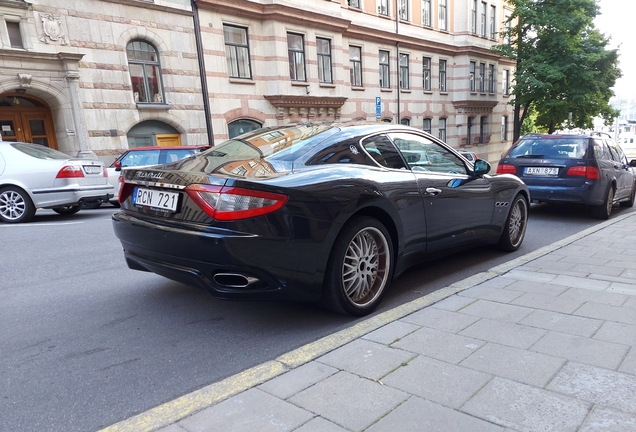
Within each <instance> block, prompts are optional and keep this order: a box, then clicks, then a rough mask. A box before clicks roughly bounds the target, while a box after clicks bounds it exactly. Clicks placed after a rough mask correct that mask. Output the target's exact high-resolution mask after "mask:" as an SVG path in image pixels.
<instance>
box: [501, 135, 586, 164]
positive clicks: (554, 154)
mask: <svg viewBox="0 0 636 432" xmlns="http://www.w3.org/2000/svg"><path fill="white" fill-rule="evenodd" d="M588 143H589V138H564V137H556V138H544V137H536V138H533V137H529V138H522V140H521V141H520V142H519V144H517V146H516V147H514V148H513V149H511V150H510V154H509V157H512V158H539V159H569V158H584V157H586V153H587V149H588Z"/></svg>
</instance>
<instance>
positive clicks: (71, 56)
mask: <svg viewBox="0 0 636 432" xmlns="http://www.w3.org/2000/svg"><path fill="white" fill-rule="evenodd" d="M0 56H2V57H3V58H7V59H27V60H44V61H46V60H48V61H64V60H67V61H76V62H79V61H80V60H81V59H82V57H84V54H77V53H67V52H61V53H56V54H49V53H38V52H33V51H23V50H8V49H0Z"/></svg>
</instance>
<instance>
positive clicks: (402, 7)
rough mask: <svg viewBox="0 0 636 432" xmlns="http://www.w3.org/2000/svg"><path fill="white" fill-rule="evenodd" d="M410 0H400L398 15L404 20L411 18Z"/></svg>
mask: <svg viewBox="0 0 636 432" xmlns="http://www.w3.org/2000/svg"><path fill="white" fill-rule="evenodd" d="M409 3H410V0H398V17H399V18H400V19H401V20H403V21H408V20H409V14H410V12H411V11H410V9H411V8H410V5H409Z"/></svg>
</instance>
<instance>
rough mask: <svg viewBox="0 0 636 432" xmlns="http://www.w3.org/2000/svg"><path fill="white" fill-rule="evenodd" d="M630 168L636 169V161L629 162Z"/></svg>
mask: <svg viewBox="0 0 636 432" xmlns="http://www.w3.org/2000/svg"><path fill="white" fill-rule="evenodd" d="M629 166H630V167H636V159H632V160H630V161H629Z"/></svg>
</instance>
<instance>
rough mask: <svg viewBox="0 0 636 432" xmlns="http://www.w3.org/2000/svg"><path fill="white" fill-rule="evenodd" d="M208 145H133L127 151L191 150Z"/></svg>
mask: <svg viewBox="0 0 636 432" xmlns="http://www.w3.org/2000/svg"><path fill="white" fill-rule="evenodd" d="M208 147H210V146H207V145H200V146H147V147H133V148H131V149H128V151H139V150H141V151H143V150H157V149H159V150H192V149H206V148H208Z"/></svg>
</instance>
